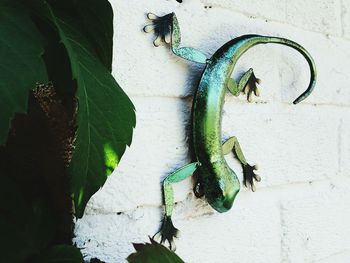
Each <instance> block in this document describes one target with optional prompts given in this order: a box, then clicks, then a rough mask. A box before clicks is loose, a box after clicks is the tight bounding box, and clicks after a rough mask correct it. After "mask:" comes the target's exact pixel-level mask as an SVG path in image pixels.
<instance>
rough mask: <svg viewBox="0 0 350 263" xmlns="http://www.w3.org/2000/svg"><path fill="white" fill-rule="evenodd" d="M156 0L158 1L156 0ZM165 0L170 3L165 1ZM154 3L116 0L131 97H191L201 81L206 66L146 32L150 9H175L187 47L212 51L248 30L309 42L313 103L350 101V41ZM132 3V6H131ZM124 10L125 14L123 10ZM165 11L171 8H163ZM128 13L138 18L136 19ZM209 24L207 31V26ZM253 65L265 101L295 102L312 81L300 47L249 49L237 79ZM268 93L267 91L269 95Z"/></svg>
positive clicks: (117, 68) (118, 62)
mask: <svg viewBox="0 0 350 263" xmlns="http://www.w3.org/2000/svg"><path fill="white" fill-rule="evenodd" d="M156 2H157V3H158V2H159V1H156ZM163 2H165V3H167V4H164V3H163ZM162 3H163V4H161V5H160V6H159V7H156V5H155V4H153V2H152V4H147V5H144V4H140V3H133V4H131V3H129V2H128V3H126V2H125V3H124V2H123V1H116V2H115V4H116V7H115V8H116V15H115V17H116V22H115V23H116V33H115V43H116V44H115V59H114V67H113V72H114V73H115V77H116V79H117V80H118V82H119V83H120V85H121V86H122V88H123V89H124V90H125V91H126V92H127V94H129V95H132V96H166V97H186V96H188V95H192V94H193V92H194V90H195V88H196V86H197V85H198V81H199V79H200V75H201V72H202V70H203V66H200V65H195V64H193V63H189V62H187V61H184V60H182V59H180V58H178V57H175V56H174V55H172V54H171V52H170V51H169V49H168V48H166V47H164V46H163V47H159V48H155V47H153V45H152V39H153V36H151V35H146V34H145V33H143V32H141V29H142V26H143V25H144V24H145V23H147V21H146V19H145V14H144V13H145V12H147V11H148V10H149V11H153V12H155V13H157V10H161V9H162V11H163V12H160V11H158V14H162V13H163V14H165V13H167V12H170V11H175V12H176V14H177V16H178V19H179V22H180V26H181V30H182V39H183V45H184V46H192V47H196V48H198V49H200V50H202V51H204V52H206V53H207V54H208V56H210V54H213V53H214V52H215V51H216V50H217V49H218V48H219V47H220V46H221V45H223V44H224V43H225V42H227V41H228V40H230V39H232V38H234V37H237V36H239V35H243V34H249V33H259V34H263V35H276V36H283V37H287V38H290V39H292V40H294V41H296V42H298V43H300V44H301V45H303V46H305V48H306V49H308V50H309V51H310V53H311V54H312V56H313V57H314V59H315V61H316V64H317V70H318V82H317V86H316V89H315V92H314V93H313V94H312V95H311V96H310V97H309V98H308V102H309V103H317V104H344V105H350V100H349V98H350V88H349V85H347V80H348V79H349V77H350V73H349V71H348V70H347V69H348V68H350V50H349V49H348V45H349V41H344V40H341V39H338V38H328V37H325V36H324V35H322V34H316V33H311V32H307V31H304V30H300V29H297V28H295V27H291V26H288V25H285V24H280V23H276V22H266V21H265V20H262V19H249V18H247V17H246V16H244V15H241V14H238V13H235V12H231V11H227V10H224V9H213V10H211V11H205V10H204V9H203V10H201V9H200V10H198V12H195V13H193V9H191V8H189V9H185V8H182V5H180V7H178V8H175V7H173V8H171V6H170V4H169V2H167V1H162ZM131 7H132V8H131ZM119 10H123V12H119ZM164 10H166V11H165V12H164ZM129 17H133V19H132V20H130V19H129ZM203 24H205V30H203ZM250 67H253V68H254V69H255V71H256V73H257V75H258V76H259V77H260V78H261V79H262V80H263V84H262V87H268V88H269V89H266V90H267V91H265V92H264V93H263V95H262V97H261V98H260V99H259V100H260V101H267V102H269V101H275V100H281V101H283V102H287V101H288V102H290V101H291V100H293V99H294V98H295V95H298V94H299V93H301V92H302V91H303V90H304V89H305V88H306V87H307V84H308V78H309V75H308V74H309V70H308V67H307V64H306V63H305V61H304V59H303V58H302V57H301V56H299V55H297V53H296V51H293V50H290V51H289V50H288V48H285V47H284V48H283V47H281V46H276V45H267V46H264V45H262V46H258V47H254V48H253V49H252V50H250V51H249V52H247V54H245V55H244V56H243V57H242V60H241V61H240V62H239V64H238V65H237V66H236V70H235V72H234V77H235V78H237V77H239V76H240V75H241V74H242V73H243V72H244V71H245V70H247V69H249V68H250ZM267 92H268V93H267Z"/></svg>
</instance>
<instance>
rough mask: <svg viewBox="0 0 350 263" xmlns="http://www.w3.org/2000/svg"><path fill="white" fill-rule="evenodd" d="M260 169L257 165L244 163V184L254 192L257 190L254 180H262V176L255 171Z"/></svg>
mask: <svg viewBox="0 0 350 263" xmlns="http://www.w3.org/2000/svg"><path fill="white" fill-rule="evenodd" d="M257 169H258V166H257V165H253V166H251V165H249V164H245V165H243V184H244V186H245V187H249V188H250V189H252V191H253V192H255V191H256V187H255V185H254V180H255V181H256V182H260V181H261V177H260V176H259V175H257V174H256V173H255V172H254V171H255V170H257Z"/></svg>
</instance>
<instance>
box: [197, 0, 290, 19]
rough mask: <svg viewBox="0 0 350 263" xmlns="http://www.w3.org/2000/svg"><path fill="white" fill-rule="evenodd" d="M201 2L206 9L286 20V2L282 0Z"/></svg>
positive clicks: (210, 0) (205, 0) (206, 0)
mask: <svg viewBox="0 0 350 263" xmlns="http://www.w3.org/2000/svg"><path fill="white" fill-rule="evenodd" d="M201 2H202V3H203V4H204V5H205V6H206V7H207V8H209V7H210V8H223V9H229V10H234V11H239V12H241V13H243V14H246V15H248V16H253V17H261V18H266V19H272V20H278V21H285V20H286V1H284V0H282V1H280V0H268V1H254V0H238V1H230V0H202V1H201ZM209 10H210V9H209Z"/></svg>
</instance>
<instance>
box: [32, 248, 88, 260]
mask: <svg viewBox="0 0 350 263" xmlns="http://www.w3.org/2000/svg"><path fill="white" fill-rule="evenodd" d="M37 262H39V263H83V262H84V259H83V256H82V255H81V253H80V250H79V249H78V248H76V247H74V246H69V245H56V246H53V247H51V248H49V249H48V250H47V251H45V253H44V254H43V255H42V256H41V257H40V258H39V259H38V260H37Z"/></svg>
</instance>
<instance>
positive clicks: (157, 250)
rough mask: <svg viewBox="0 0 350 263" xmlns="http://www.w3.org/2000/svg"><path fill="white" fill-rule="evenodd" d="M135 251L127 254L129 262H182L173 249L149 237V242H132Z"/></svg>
mask: <svg viewBox="0 0 350 263" xmlns="http://www.w3.org/2000/svg"><path fill="white" fill-rule="evenodd" d="M133 245H134V248H135V250H136V252H135V253H133V254H131V255H130V256H128V258H127V260H128V262H129V263H184V261H183V260H182V259H181V258H179V256H178V255H176V254H175V253H174V252H173V251H171V250H169V249H167V248H166V247H164V246H162V245H160V244H158V243H157V242H155V241H154V240H152V239H151V243H146V244H133Z"/></svg>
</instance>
